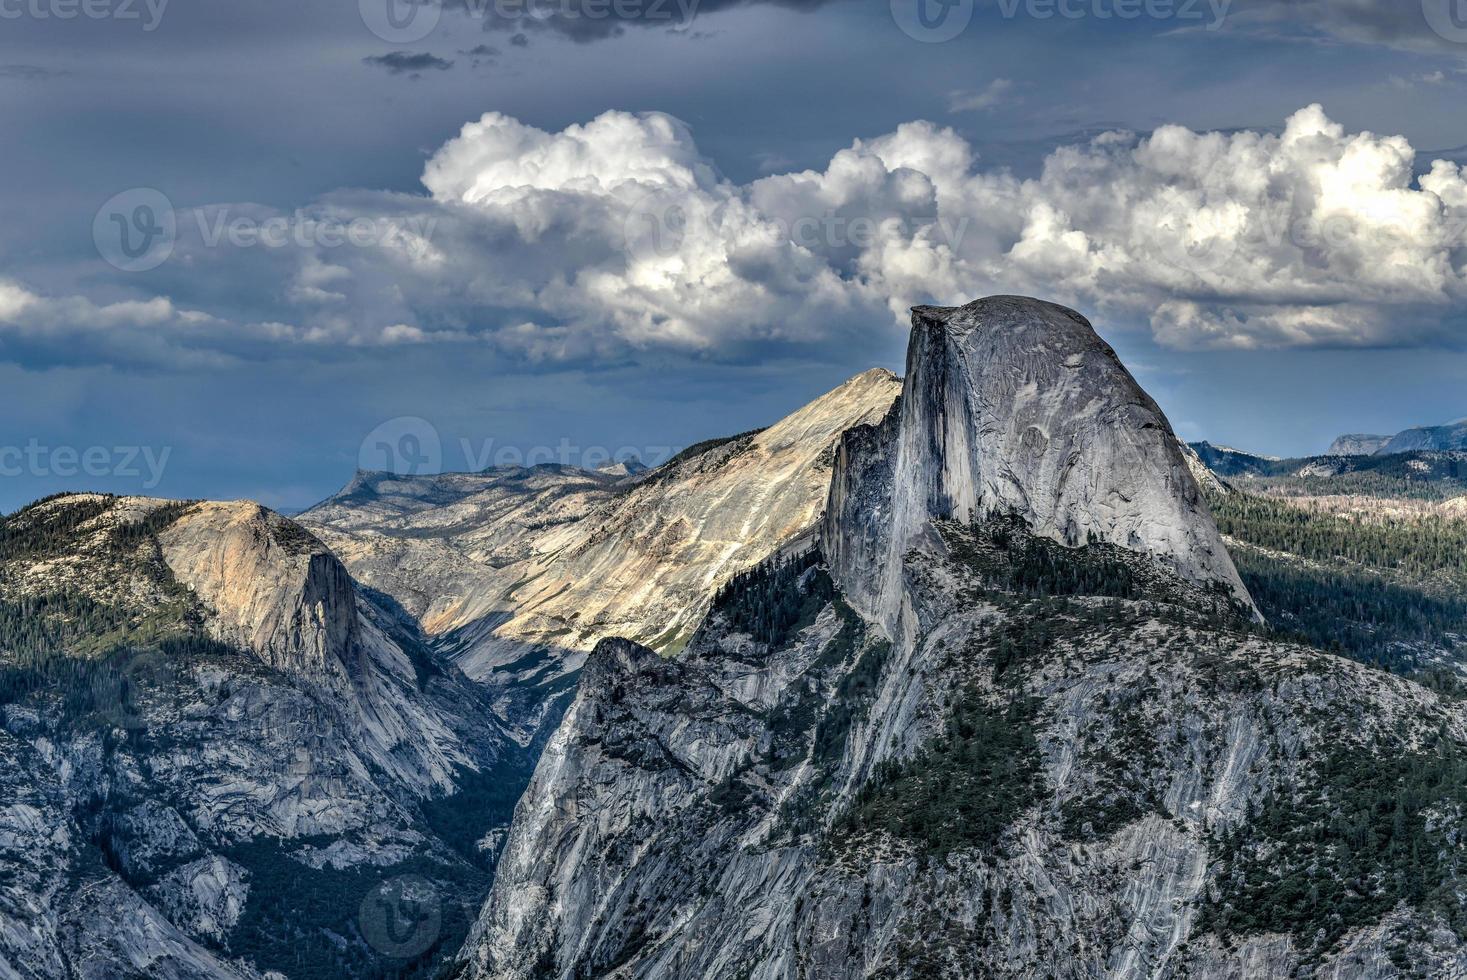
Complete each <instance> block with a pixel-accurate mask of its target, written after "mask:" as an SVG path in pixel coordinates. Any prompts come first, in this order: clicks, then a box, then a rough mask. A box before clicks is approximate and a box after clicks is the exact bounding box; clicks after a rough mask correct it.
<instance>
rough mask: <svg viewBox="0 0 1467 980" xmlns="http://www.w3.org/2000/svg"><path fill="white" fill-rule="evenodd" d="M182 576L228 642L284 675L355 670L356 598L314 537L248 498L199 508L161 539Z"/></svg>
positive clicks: (339, 567)
mask: <svg viewBox="0 0 1467 980" xmlns="http://www.w3.org/2000/svg"><path fill="white" fill-rule="evenodd" d="M159 544H160V545H161V547H162V549H163V558H164V560H165V561H166V562H167V563H168V566H169V567H170V568H171V569H172V570H173V573H174V575H175V576H176V577H177V579H178V580H179V581H180V582H182V583H183V584H184V585H186V586H188V587H189V588H190V589H191V590H193V591H194V593H196V594H197V595H198V596H199V598H201V599H202V600H203V601H204V602H205V604H206V605H207V606H208V607H209V608H210V610H211V611H212V612H213V614H214V617H215V622H214V623H213V629H214V631H215V632H216V633H217V634H218V635H219V637H220V638H221V639H223V640H225V641H226V642H232V643H237V644H239V645H240V646H242V647H245V648H246V649H250V650H253V651H255V653H257V654H258V655H259V656H260V658H261V659H262V660H264V661H265V662H266V663H268V664H270V665H271V666H272V667H276V668H279V669H283V670H293V671H303V672H306V673H317V674H319V673H336V672H338V671H340V670H342V669H345V670H346V672H347V673H349V674H350V673H355V671H356V661H357V658H358V656H359V650H358V647H359V637H358V633H357V631H358V623H357V610H356V591H355V586H354V585H353V584H352V580H351V576H350V575H349V574H348V573H347V570H346V568H345V566H343V565H342V564H341V562H340V561H339V560H338V559H337V558H336V556H335V555H333V554H332V553H331V551H330V550H329V549H328V548H327V547H326V546H325V545H324V544H322V543H321V542H320V541H319V540H318V539H317V538H316V537H315V536H314V535H312V534H310V533H309V532H307V531H306V530H304V529H303V528H301V527H300V525H298V524H296V523H294V522H293V521H290V520H287V519H286V518H284V517H281V516H280V515H279V514H276V513H275V512H273V511H271V510H267V509H266V508H264V507H262V506H260V505H259V504H255V503H250V502H248V501H236V502H229V503H216V502H208V503H202V504H199V505H197V506H196V507H193V508H192V509H190V510H189V511H188V512H186V513H185V514H183V515H182V516H181V517H179V518H178V519H177V520H176V521H174V522H173V524H172V525H171V526H169V527H167V528H165V529H164V530H163V531H162V532H161V533H160V534H159Z"/></svg>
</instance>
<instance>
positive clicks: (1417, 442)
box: [1376, 419, 1467, 456]
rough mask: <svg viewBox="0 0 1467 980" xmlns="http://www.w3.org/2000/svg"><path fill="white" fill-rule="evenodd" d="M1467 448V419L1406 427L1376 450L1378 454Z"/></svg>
mask: <svg viewBox="0 0 1467 980" xmlns="http://www.w3.org/2000/svg"><path fill="white" fill-rule="evenodd" d="M1461 450H1467V419H1463V420H1459V421H1457V422H1450V423H1448V424H1446V425H1431V426H1422V427H1419V428H1415V429H1406V430H1405V431H1403V432H1397V433H1396V434H1395V435H1393V436H1391V438H1390V439H1389V441H1387V442H1386V444H1385V445H1383V446H1381V447H1380V448H1379V449H1377V450H1376V453H1377V454H1378V455H1382V456H1385V455H1389V454H1391V453H1409V452H1423V451H1424V452H1457V451H1461Z"/></svg>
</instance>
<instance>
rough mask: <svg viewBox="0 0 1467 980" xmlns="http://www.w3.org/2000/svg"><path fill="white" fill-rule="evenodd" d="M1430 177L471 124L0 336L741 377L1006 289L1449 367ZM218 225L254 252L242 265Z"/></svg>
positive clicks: (944, 135)
mask: <svg viewBox="0 0 1467 980" xmlns="http://www.w3.org/2000/svg"><path fill="white" fill-rule="evenodd" d="M1423 163H1424V161H1418V160H1417V158H1416V154H1415V152H1414V150H1413V149H1412V147H1411V146H1410V144H1409V143H1408V142H1407V141H1406V140H1405V139H1404V138H1402V137H1399V136H1384V135H1376V134H1373V133H1368V132H1361V133H1348V132H1346V131H1345V130H1344V128H1343V127H1342V126H1340V125H1339V124H1337V123H1335V122H1333V121H1332V120H1330V119H1329V118H1328V116H1327V115H1326V114H1325V112H1324V110H1323V109H1322V108H1320V107H1319V106H1309V107H1306V108H1304V109H1301V110H1299V111H1298V112H1297V113H1295V114H1294V115H1293V116H1292V117H1291V118H1289V119H1288V120H1287V122H1286V124H1285V125H1284V127H1283V129H1282V131H1281V132H1279V133H1266V132H1253V131H1241V132H1230V133H1216V132H1194V131H1192V130H1189V129H1187V128H1185V127H1181V126H1163V127H1161V128H1160V129H1157V130H1156V131H1154V132H1152V133H1151V134H1149V135H1145V136H1137V135H1135V134H1130V133H1120V132H1117V133H1107V134H1104V135H1102V136H1099V137H1097V138H1095V139H1093V140H1091V141H1089V142H1087V143H1084V144H1081V145H1074V146H1065V147H1061V148H1058V149H1056V150H1054V151H1053V152H1052V153H1051V154H1050V155H1049V156H1048V157H1047V159H1046V160H1045V162H1044V165H1043V167H1042V169H1041V171H1040V172H1039V173H1038V174H1036V175H1035V176H1033V177H1031V178H1029V179H1020V178H1019V177H1016V176H1014V175H1013V174H1011V173H1008V172H1007V171H990V170H985V169H983V168H982V167H981V166H980V164H979V163H978V158H977V155H976V154H975V152H974V151H973V148H972V147H971V146H970V145H969V144H968V143H967V142H966V141H965V140H964V139H963V138H962V137H960V136H959V135H958V134H957V133H955V132H954V131H953V130H951V129H947V128H943V127H940V126H936V125H934V124H932V123H927V122H913V123H908V124H905V125H902V126H900V127H898V128H897V129H896V130H895V131H894V132H892V133H889V134H887V135H884V136H880V137H877V138H875V139H869V140H857V141H855V142H853V143H852V144H851V146H849V147H847V148H846V149H843V150H841V151H839V152H838V153H836V154H835V155H834V156H833V157H832V158H831V160H830V161H829V163H828V164H826V165H825V166H824V167H823V168H822V169H812V170H805V171H799V172H792V173H781V174H773V175H770V176H766V177H762V178H759V179H757V180H754V181H752V182H750V183H747V184H736V183H734V182H731V181H729V180H727V179H726V178H725V177H723V176H722V175H721V174H720V173H719V171H718V169H717V168H716V166H715V165H714V164H713V162H712V161H710V160H709V159H707V158H706V157H705V156H704V155H703V154H702V153H701V152H700V151H699V150H698V147H697V144H696V142H695V141H694V138H693V135H692V133H691V131H690V130H689V128H688V127H687V126H686V125H685V124H684V123H682V122H680V121H678V120H676V119H673V118H671V117H668V116H665V115H659V114H655V113H649V114H643V115H633V114H629V113H621V112H610V113H606V114H604V115H602V116H600V117H598V118H596V119H594V120H592V121H591V122H588V123H586V124H584V125H577V126H571V127H568V128H566V129H565V130H563V131H560V132H555V133H552V132H545V131H542V130H539V129H536V128H534V127H531V126H527V125H525V124H523V123H520V122H519V121H517V120H514V119H512V118H510V117H507V116H504V115H501V114H498V113H489V114H487V115H485V116H484V117H483V118H481V119H479V120H477V121H475V122H472V123H470V124H468V125H466V126H464V127H463V129H462V131H461V132H460V133H459V135H458V136H456V137H455V138H453V139H452V140H450V141H448V142H447V143H446V144H444V146H442V147H441V148H440V149H439V150H438V151H437V152H436V153H434V154H433V155H432V156H431V158H430V159H429V160H428V162H427V164H426V167H425V170H424V175H423V183H424V186H425V187H426V188H427V190H428V196H421V195H417V196H415V195H403V194H385V193H373V192H363V191H352V192H339V193H336V194H332V195H328V196H327V197H325V198H323V199H321V200H320V201H317V202H315V203H314V204H313V205H311V206H310V207H309V208H306V209H303V210H301V211H299V212H295V213H293V214H291V215H280V214H277V213H275V212H271V211H269V210H268V209H262V208H259V207H257V206H248V205H234V206H227V205H219V206H216V207H214V208H210V209H206V210H204V211H199V212H188V213H185V214H181V215H180V216H179V221H178V227H179V241H178V243H177V245H176V247H175V252H174V257H173V258H172V259H171V260H170V262H169V263H168V264H167V265H166V266H165V267H164V268H163V269H162V270H160V275H163V279H162V281H163V282H164V283H165V284H166V285H167V286H168V289H167V291H168V292H169V293H170V294H171V295H173V296H176V297H181V298H183V299H184V300H186V302H187V305H188V306H189V307H190V308H191V309H207V310H209V311H210V313H208V314H204V313H197V312H187V311H181V310H179V309H178V308H177V307H176V306H175V305H174V303H173V302H172V301H171V300H167V299H152V300H149V299H146V298H144V299H140V300H136V301H128V302H120V303H111V304H98V303H93V302H91V301H89V300H85V299H81V298H79V297H77V298H72V299H68V300H51V299H44V298H42V297H40V296H37V295H35V294H34V293H33V292H28V291H27V290H25V289H24V288H22V287H20V286H19V285H15V284H8V285H7V284H5V283H0V338H3V336H4V332H5V330H6V329H10V330H15V329H19V327H20V326H24V328H25V329H26V330H29V331H30V332H32V333H35V332H37V331H43V330H48V329H49V330H57V329H62V328H65V329H68V330H70V329H76V328H77V327H78V325H86V326H88V327H89V328H91V329H92V330H93V331H95V330H96V329H100V328H104V327H109V326H110V327H114V328H130V329H133V330H139V329H145V328H149V327H151V328H154V329H156V331H157V332H158V333H159V335H160V336H162V337H165V338H173V339H174V340H175V341H176V342H179V343H186V344H188V345H191V346H193V347H200V346H209V345H211V344H213V345H218V346H221V347H225V348H231V349H232V348H238V347H240V346H241V345H244V346H246V347H249V349H250V350H253V351H260V350H267V349H268V348H269V347H270V346H272V345H273V346H279V345H281V344H303V345H312V346H314V347H316V348H318V349H323V350H324V349H329V348H330V347H332V346H357V345H402V344H425V343H474V344H488V345H491V346H492V347H493V348H494V349H496V350H499V351H501V352H503V354H504V355H505V356H506V357H507V358H519V359H527V360H580V359H590V358H597V357H617V356H623V355H625V354H626V353H627V352H628V351H629V350H636V349H647V348H664V349H676V350H682V351H688V352H694V353H708V354H713V355H720V356H723V355H728V356H737V355H738V354H739V353H740V352H745V351H749V350H760V351H767V350H768V349H769V345H771V344H773V345H779V344H785V343H790V344H807V343H823V344H831V343H839V342H840V340H841V338H842V337H850V336H854V335H855V334H857V333H858V332H859V331H870V330H900V329H902V325H903V324H904V323H905V320H906V316H907V309H908V307H910V306H912V305H915V304H918V303H933V302H935V303H961V302H965V301H967V300H969V299H972V298H974V297H976V296H981V295H985V294H989V293H994V292H1020V293H1028V294H1032V295H1038V296H1043V297H1047V298H1051V299H1055V300H1058V301H1060V302H1066V303H1069V304H1071V305H1074V306H1076V307H1078V308H1080V309H1082V310H1084V311H1085V312H1087V313H1089V314H1091V315H1092V316H1093V317H1094V318H1096V319H1097V320H1098V321H1099V322H1101V323H1102V324H1104V325H1106V326H1107V327H1109V328H1112V329H1117V328H1124V327H1126V326H1130V325H1135V326H1147V327H1149V329H1150V330H1151V331H1152V332H1153V334H1154V336H1155V337H1156V339H1157V341H1158V342H1160V343H1162V344H1165V345H1168V346H1172V347H1179V348H1209V347H1218V348H1245V349H1246V348H1269V347H1297V346H1380V345H1409V344H1432V343H1447V344H1460V343H1462V342H1463V341H1464V340H1467V335H1464V333H1463V331H1464V326H1467V325H1464V324H1463V323H1462V321H1461V318H1460V316H1459V314H1458V313H1457V312H1456V311H1457V310H1459V309H1461V304H1462V303H1463V301H1464V300H1467V269H1464V266H1467V246H1464V228H1467V175H1464V173H1463V171H1462V169H1461V168H1460V167H1459V166H1458V165H1457V164H1454V163H1451V162H1448V161H1435V162H1433V163H1431V165H1430V166H1429V168H1426V167H1423V166H1421V165H1422V164H1423ZM1418 174H1419V176H1418ZM237 224H243V225H244V226H245V227H246V229H247V230H249V229H255V230H258V229H261V228H266V227H268V228H271V229H273V230H272V232H271V234H270V236H269V239H268V243H267V244H261V241H260V240H259V236H258V235H245V236H243V237H241V236H240V235H237V234H235V233H234V231H235V229H236V225H237ZM282 229H283V230H282ZM170 275H171V276H172V278H171V279H170V278H168V276H170ZM149 281H153V280H149ZM242 296H244V298H241V297H242ZM257 297H264V299H262V300H256V299H255V298H257ZM252 301H253V305H252ZM7 324H8V325H9V326H8V327H7V326H6V325H7ZM220 324H228V325H229V327H228V329H222V328H220V326H219V325H220ZM189 327H193V329H192V330H191V331H190V330H189V329H187V328H189ZM162 342H164V343H167V342H173V341H169V340H165V341H162ZM249 345H254V346H253V347H250V346H249Z"/></svg>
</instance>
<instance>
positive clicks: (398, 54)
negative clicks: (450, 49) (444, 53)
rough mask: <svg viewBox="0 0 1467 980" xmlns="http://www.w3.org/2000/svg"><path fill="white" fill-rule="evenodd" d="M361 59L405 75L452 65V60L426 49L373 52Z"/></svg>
mask: <svg viewBox="0 0 1467 980" xmlns="http://www.w3.org/2000/svg"><path fill="white" fill-rule="evenodd" d="M362 61H364V62H365V63H367V64H369V65H375V66H376V67H378V68H386V69H387V70H388V71H389V72H391V73H392V74H394V75H406V74H410V73H416V72H422V71H448V69H450V68H452V67H453V62H451V61H448V60H446V59H443V58H440V57H438V56H437V55H435V54H429V53H428V52H427V51H419V52H416V53H413V52H408V51H390V52H388V53H387V54H374V55H370V56H368V57H366V58H363V59H362Z"/></svg>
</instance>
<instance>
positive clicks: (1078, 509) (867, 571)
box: [824, 296, 1251, 623]
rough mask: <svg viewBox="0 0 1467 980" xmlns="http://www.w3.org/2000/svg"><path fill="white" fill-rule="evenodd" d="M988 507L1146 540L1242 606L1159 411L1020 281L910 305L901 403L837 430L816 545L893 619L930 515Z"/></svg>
mask: <svg viewBox="0 0 1467 980" xmlns="http://www.w3.org/2000/svg"><path fill="white" fill-rule="evenodd" d="M878 430H884V431H878ZM994 511H1000V512H1004V513H1011V514H1015V515H1018V516H1020V517H1022V518H1023V519H1024V520H1025V521H1026V522H1027V523H1028V524H1029V525H1030V526H1031V527H1032V528H1033V529H1034V531H1035V532H1036V533H1037V534H1040V535H1043V536H1045V537H1049V538H1052V539H1054V540H1056V541H1059V542H1061V543H1063V544H1066V545H1069V546H1079V545H1084V544H1086V543H1088V542H1091V541H1097V542H1108V543H1110V544H1114V545H1118V546H1121V547H1124V548H1127V549H1130V550H1132V551H1136V552H1141V553H1143V554H1147V555H1150V556H1152V557H1154V558H1156V559H1158V560H1159V561H1161V562H1162V563H1163V564H1164V565H1166V566H1168V567H1169V568H1170V569H1171V570H1172V571H1174V572H1175V573H1177V574H1178V575H1179V576H1181V577H1182V578H1183V579H1185V580H1186V581H1188V582H1190V583H1193V584H1196V585H1201V586H1212V585H1214V584H1218V585H1221V586H1223V587H1225V588H1226V589H1228V590H1229V591H1230V592H1232V593H1233V594H1234V595H1235V596H1236V597H1237V598H1238V599H1240V600H1242V601H1243V602H1247V603H1249V604H1250V605H1251V600H1250V599H1249V597H1248V593H1247V590H1246V589H1245V588H1244V586H1243V584H1242V581H1241V580H1240V579H1239V577H1238V573H1237V571H1236V569H1235V568H1234V567H1233V563H1232V560H1231V558H1229V557H1228V553H1227V550H1226V549H1225V548H1224V546H1223V544H1222V541H1221V538H1220V536H1219V534H1218V531H1217V528H1216V526H1215V524H1214V523H1213V520H1212V516H1211V514H1210V513H1209V512H1208V510H1207V505H1206V503H1205V502H1204V501H1203V498H1202V494H1201V491H1200V490H1199V488H1198V485H1197V481H1196V479H1195V478H1194V476H1193V474H1192V472H1191V469H1190V468H1189V467H1188V465H1187V460H1186V459H1185V458H1184V456H1183V454H1182V451H1181V449H1180V447H1179V445H1178V441H1177V439H1176V436H1175V435H1174V434H1173V433H1172V428H1171V425H1170V424H1169V423H1168V422H1167V420H1166V417H1165V415H1163V414H1162V411H1161V409H1160V408H1159V407H1158V406H1157V404H1156V402H1155V401H1153V400H1152V399H1151V397H1150V396H1149V395H1147V394H1146V392H1145V391H1143V390H1142V388H1141V386H1140V385H1139V384H1137V383H1136V380H1135V379H1134V378H1133V377H1132V376H1131V374H1130V373H1129V372H1128V371H1127V370H1126V369H1125V367H1124V366H1123V365H1122V364H1121V362H1120V359H1119V358H1118V357H1117V356H1116V353H1115V351H1114V350H1113V349H1112V348H1111V347H1110V346H1109V345H1108V344H1106V343H1105V342H1104V341H1103V340H1101V339H1100V337H1099V336H1098V335H1097V334H1096V333H1095V331H1094V329H1093V328H1092V327H1091V325H1090V323H1089V321H1087V320H1086V319H1085V318H1084V317H1083V316H1081V315H1080V314H1079V313H1076V312H1075V311H1074V310H1070V309H1066V308H1065V307H1063V306H1058V305H1055V304H1053V303H1047V302H1043V301H1041V300H1037V299H1031V298H1028V297H1022V296H991V297H988V298H986V299H980V300H977V301H975V302H972V303H969V304H967V305H966V306H961V307H951V308H946V307H932V306H920V307H917V308H915V309H913V311H912V335H911V341H910V344H909V347H908V351H907V373H906V381H905V384H904V387H903V391H902V397H901V402H900V409H899V410H896V411H894V412H893V414H892V416H890V417H888V419H887V420H886V422H884V423H883V424H882V426H881V427H877V428H874V429H872V428H869V427H868V430H867V431H862V432H853V433H851V434H849V435H848V436H847V438H846V440H845V442H844V443H843V445H842V452H841V454H840V458H839V459H838V462H837V472H836V475H835V478H834V481H833V486H832V491H831V501H830V504H829V507H828V508H827V514H828V519H827V526H826V528H825V530H824V539H825V545H826V553H827V554H828V555H829V556H830V557H831V560H832V565H833V568H834V569H835V572H836V574H837V577H838V581H840V582H841V585H842V587H843V588H844V589H846V591H847V592H848V593H850V594H851V595H852V596H853V597H855V598H856V599H857V600H858V601H861V600H864V604H865V605H866V607H867V609H866V611H867V612H868V613H870V614H872V615H874V616H876V617H877V618H879V619H882V620H884V621H887V622H888V623H890V622H891V621H892V618H893V617H894V616H895V615H896V613H897V612H898V606H899V599H898V593H899V588H898V584H899V583H897V582H896V581H895V579H894V576H896V575H898V574H899V569H900V567H901V561H900V560H899V559H900V557H901V555H902V554H904V553H905V552H906V551H907V550H909V549H910V548H912V547H913V546H915V545H917V544H919V543H920V542H921V541H923V540H924V539H926V537H927V535H928V528H929V527H930V525H931V522H932V521H933V520H941V519H956V520H960V521H973V520H978V519H982V518H984V517H986V516H987V515H988V514H990V513H992V512H994Z"/></svg>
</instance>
